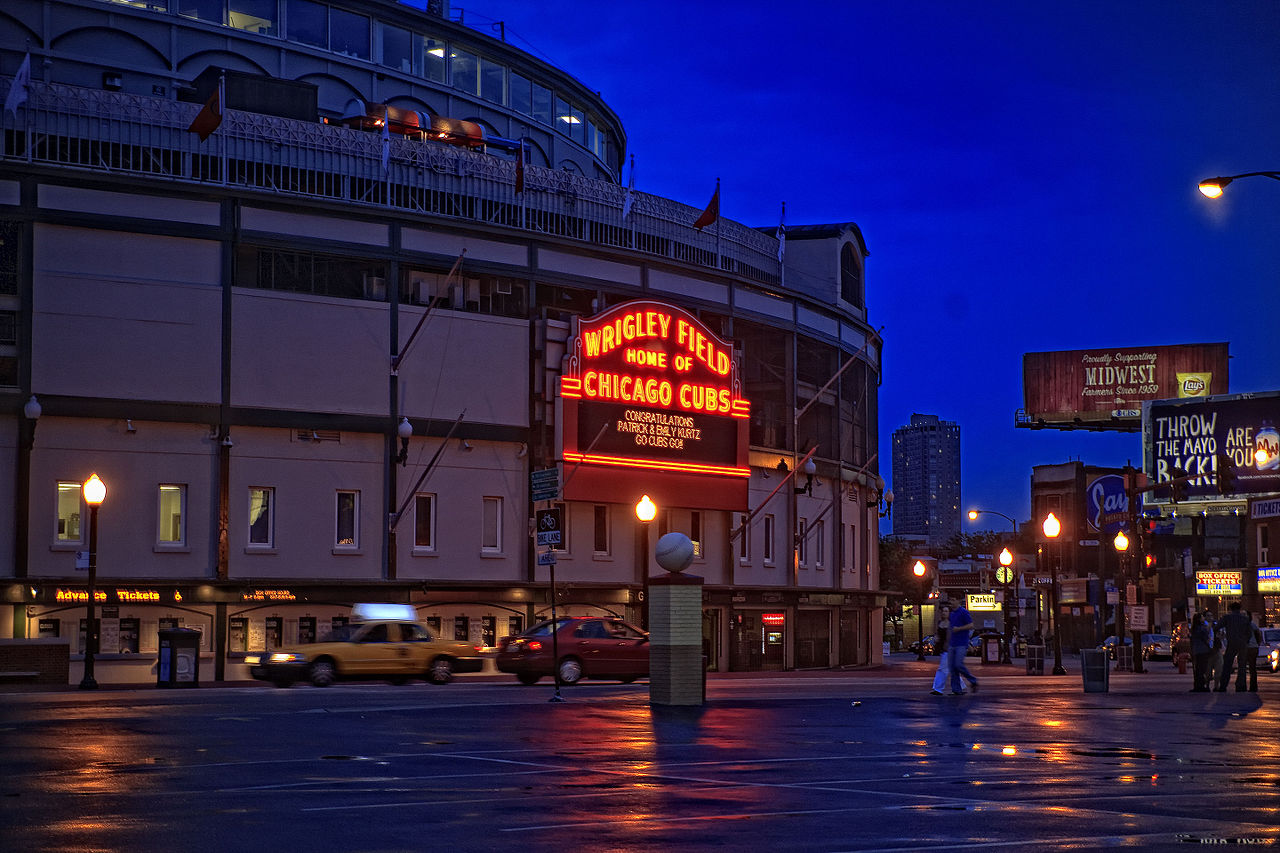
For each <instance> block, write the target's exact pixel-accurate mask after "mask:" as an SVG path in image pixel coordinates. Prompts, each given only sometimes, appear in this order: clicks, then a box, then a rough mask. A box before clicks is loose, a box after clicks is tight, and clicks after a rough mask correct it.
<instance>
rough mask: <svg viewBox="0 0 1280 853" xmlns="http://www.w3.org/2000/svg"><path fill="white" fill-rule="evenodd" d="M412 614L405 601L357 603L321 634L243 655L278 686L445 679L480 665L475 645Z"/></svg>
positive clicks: (436, 681) (259, 676) (254, 672)
mask: <svg viewBox="0 0 1280 853" xmlns="http://www.w3.org/2000/svg"><path fill="white" fill-rule="evenodd" d="M416 616H417V613H416V611H415V610H414V609H413V606H412V605H409V604H357V605H355V606H354V607H352V609H351V618H352V621H351V623H350V624H348V625H344V626H342V627H339V628H335V629H334V630H333V632H332V633H330V634H329V636H327V637H325V638H324V639H323V640H321V641H319V642H317V643H305V644H301V645H297V646H289V647H287V648H282V649H274V650H272V651H269V652H260V653H255V654H250V655H246V656H245V663H246V664H248V665H249V674H250V675H252V676H253V677H254V678H256V679H259V680H260V681H269V682H271V683H272V684H274V685H275V686H277V687H289V686H291V685H292V684H293V683H294V682H297V681H309V682H311V683H312V684H314V685H315V686H316V687H328V686H329V685H331V684H333V682H335V681H338V680H343V679H353V680H354V679H384V680H387V681H390V682H391V683H392V684H404V683H406V682H407V681H409V680H410V679H414V678H420V679H422V680H424V681H427V682H430V683H431V684H448V683H449V682H450V681H452V680H453V675H454V673H456V672H479V671H480V670H481V669H482V668H483V666H484V659H483V658H482V657H481V656H480V649H481V647H480V646H473V645H472V644H470V643H467V642H462V641H458V640H443V639H440V638H438V637H436V636H435V635H434V634H432V633H431V630H430V629H429V628H427V626H425V625H423V624H422V623H420V622H418V621H417V620H416V618H415V617H416Z"/></svg>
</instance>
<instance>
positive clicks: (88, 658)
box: [80, 474, 107, 690]
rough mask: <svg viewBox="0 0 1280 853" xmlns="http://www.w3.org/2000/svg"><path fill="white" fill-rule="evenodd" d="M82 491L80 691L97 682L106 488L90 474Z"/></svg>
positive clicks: (94, 685) (89, 687) (95, 688)
mask: <svg viewBox="0 0 1280 853" xmlns="http://www.w3.org/2000/svg"><path fill="white" fill-rule="evenodd" d="M82 491H83V492H84V502H85V503H87V504H88V505H89V601H88V605H87V607H88V610H89V621H88V622H87V623H86V624H85V629H84V676H83V677H82V678H81V679H80V689H81V690H97V689H98V682H97V680H95V679H94V677H93V663H94V661H93V655H94V653H95V652H96V651H97V650H98V628H97V619H96V618H95V617H94V612H93V611H94V606H93V605H94V596H95V595H97V589H95V584H96V583H97V580H98V507H100V506H102V502H103V500H105V499H106V497H107V487H106V485H105V484H104V483H103V482H102V480H100V479H98V475H97V474H91V475H90V476H89V479H87V480H85V481H84V486H83V488H82Z"/></svg>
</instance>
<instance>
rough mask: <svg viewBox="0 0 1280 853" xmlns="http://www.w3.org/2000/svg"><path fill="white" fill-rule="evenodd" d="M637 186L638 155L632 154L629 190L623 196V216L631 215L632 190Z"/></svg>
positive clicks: (624, 217)
mask: <svg viewBox="0 0 1280 853" xmlns="http://www.w3.org/2000/svg"><path fill="white" fill-rule="evenodd" d="M635 188H636V155H634V154H632V155H631V178H630V179H629V180H628V181H627V192H626V195H624V196H623V197H622V218H623V219H626V218H627V217H628V216H630V215H631V201H632V198H631V192H632V191H633V190H634V189H635Z"/></svg>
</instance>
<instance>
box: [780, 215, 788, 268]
mask: <svg viewBox="0 0 1280 853" xmlns="http://www.w3.org/2000/svg"><path fill="white" fill-rule="evenodd" d="M786 222H787V203H786V202H785V201H784V202H783V203H782V214H781V215H780V216H779V217H778V263H782V256H783V255H785V254H786V252H787V224H786Z"/></svg>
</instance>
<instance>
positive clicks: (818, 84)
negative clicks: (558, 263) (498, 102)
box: [453, 0, 1280, 529]
mask: <svg viewBox="0 0 1280 853" xmlns="http://www.w3.org/2000/svg"><path fill="white" fill-rule="evenodd" d="M453 8H454V10H455V12H456V10H457V9H459V8H463V9H465V15H466V20H467V23H469V24H471V25H473V26H474V25H477V24H478V25H481V26H483V25H484V24H485V23H486V22H487V21H490V20H493V21H498V20H501V21H504V22H505V24H506V31H507V40H508V41H509V42H511V43H513V44H515V45H517V46H519V47H522V48H524V49H526V50H529V51H530V52H532V53H534V54H535V55H538V56H541V57H542V58H544V59H547V60H550V61H551V62H553V63H555V64H556V65H558V66H560V67H562V68H564V69H565V70H567V71H568V72H570V73H571V74H573V75H574V76H576V77H577V78H578V79H579V80H581V81H582V82H583V83H585V84H586V85H587V86H588V87H590V88H591V89H594V90H598V91H599V92H601V93H602V94H603V96H604V98H605V100H606V101H607V102H608V103H609V105H610V106H611V107H612V108H613V109H614V110H615V111H616V112H617V113H618V115H619V116H620V117H621V119H622V121H623V124H624V126H625V128H626V130H627V134H628V151H629V152H630V153H632V154H634V155H635V158H636V168H637V171H636V189H638V190H643V191H645V192H652V193H657V194H659V195H663V196H667V197H669V198H673V199H676V200H678V201H682V202H685V203H687V204H690V205H695V206H701V205H703V204H705V203H706V201H707V199H708V197H709V196H710V194H711V191H712V189H713V188H714V186H715V179H716V178H717V177H719V178H721V180H722V185H723V188H722V199H721V202H722V203H721V212H722V214H723V215H724V216H726V217H728V218H730V219H734V220H737V221H739V222H743V223H745V224H747V225H753V226H772V225H776V224H777V221H778V212H779V207H780V204H781V203H782V202H784V201H785V202H786V205H787V222H788V223H789V224H802V223H827V222H846V221H854V222H857V223H858V225H859V226H860V227H861V229H862V232H863V234H864V236H865V237H866V241H867V246H868V248H869V250H870V252H871V255H870V257H869V258H868V261H867V302H868V308H869V320H870V322H871V324H872V325H873V326H875V327H880V326H883V327H884V338H885V346H884V381H883V384H882V386H881V389H880V431H881V471H882V473H883V474H884V476H885V478H886V479H887V480H890V481H891V476H890V474H891V470H890V469H891V463H890V461H889V460H890V451H889V442H890V436H891V434H892V432H893V430H894V429H895V428H896V427H898V426H900V425H903V424H905V423H907V421H908V420H909V419H910V416H911V414H912V412H923V413H928V414H936V415H939V416H941V417H942V418H944V419H947V420H952V421H956V422H958V423H959V424H960V425H961V447H962V453H963V457H964V462H963V474H962V480H963V481H962V491H963V500H964V506H965V508H968V507H974V506H979V507H985V508H988V509H993V510H998V511H1000V512H1003V513H1005V514H1006V515H1015V516H1017V517H1018V518H1020V519H1025V518H1027V517H1028V516H1029V514H1030V479H1031V468H1032V466H1034V465H1040V464H1052V463H1058V462H1064V461H1067V460H1070V459H1082V460H1083V461H1085V462H1087V463H1090V464H1098V465H1123V464H1125V462H1126V461H1128V460H1132V461H1133V462H1134V464H1141V457H1142V452H1141V440H1140V438H1139V436H1138V434H1136V433H1132V434H1124V435H1115V434H1105V435H1098V434H1087V433H1078V432H1073V433H1059V432H1053V431H1040V432H1031V431H1028V430H1017V429H1015V428H1014V426H1013V418H1014V412H1015V410H1017V409H1018V408H1019V407H1020V406H1021V404H1022V385H1021V381H1022V378H1021V377H1022V372H1021V370H1022V355H1023V353H1026V352H1036V351H1043V350H1058V349H1085V348H1092V347H1120V346H1153V345H1159V344H1176V343H1204V342H1216V341H1228V342H1230V344H1231V354H1232V356H1233V359H1232V362H1231V391H1232V392H1233V393H1235V392H1241V391H1265V390H1280V182H1274V181H1270V180H1268V179H1265V178H1252V179H1249V180H1245V181H1240V182H1238V183H1236V184H1233V185H1232V186H1231V187H1229V188H1228V190H1227V194H1226V195H1225V196H1224V197H1223V198H1222V199H1219V200H1218V201H1217V202H1216V203H1213V202H1209V201H1207V200H1205V199H1203V198H1202V197H1201V196H1200V195H1199V193H1198V192H1197V191H1196V183H1197V181H1198V180H1199V179H1200V178H1202V177H1210V176H1216V175H1230V174H1238V173H1241V172H1253V171H1259V170H1277V169H1280V2H1275V0H1252V2H1232V0H1194V2H1193V1H1192V0H1146V1H1145V2H1125V0H1106V2H1102V0H1098V1H1097V2H1059V3H1041V2H1026V0H998V1H997V0H974V1H973V2H954V0H953V2H918V0H895V2H892V3H889V2H884V0H843V2H798V3H780V2H768V3H764V2H751V1H750V0H748V2H738V3H732V4H730V3H699V2H696V0H695V1H694V2H689V0H682V2H672V0H611V2H607V3H588V2H583V0H574V2H570V0H538V2H529V0H524V1H523V2H515V0H473V2H470V3H461V2H456V0H455V2H454V4H453ZM987 519H990V520H989V521H988V520H985V519H984V520H983V522H982V524H981V525H979V527H980V528H982V529H989V528H994V529H1001V528H1002V527H1003V526H1005V523H1004V522H1003V521H1002V520H1001V519H999V518H995V517H991V516H988V517H987ZM965 529H970V526H969V524H968V521H967V520H966V521H965Z"/></svg>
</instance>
